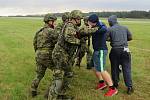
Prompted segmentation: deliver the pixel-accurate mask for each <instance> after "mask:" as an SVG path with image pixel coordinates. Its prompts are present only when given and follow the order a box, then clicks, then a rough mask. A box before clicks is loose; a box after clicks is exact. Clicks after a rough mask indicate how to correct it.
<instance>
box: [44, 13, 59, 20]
mask: <svg viewBox="0 0 150 100" xmlns="http://www.w3.org/2000/svg"><path fill="white" fill-rule="evenodd" d="M50 20H52V21H54V20H57V17H56V16H55V15H53V14H49V13H48V14H46V15H45V16H44V19H43V21H44V22H48V21H50Z"/></svg>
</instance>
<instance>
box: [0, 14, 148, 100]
mask: <svg viewBox="0 0 150 100" xmlns="http://www.w3.org/2000/svg"><path fill="white" fill-rule="evenodd" d="M102 20H103V21H104V22H106V21H107V20H106V19H105V18H103V19H102ZM120 23H121V24H123V25H126V26H128V27H129V29H130V30H131V32H132V33H133V38H134V40H133V41H131V42H130V43H129V45H130V46H129V47H130V49H131V51H132V76H133V84H134V88H135V92H134V94H133V95H131V96H129V95H127V94H126V87H125V85H124V82H123V79H122V75H121V82H120V86H119V94H118V95H116V96H114V97H110V98H106V97H103V94H104V93H105V92H106V90H104V91H96V90H94V88H95V85H96V82H97V81H96V78H95V76H94V74H93V73H92V71H89V70H86V69H85V63H84V62H85V59H83V61H82V64H81V66H82V67H81V69H80V70H79V69H78V68H74V70H75V72H76V73H77V76H76V77H75V78H74V79H73V86H72V88H73V90H72V91H71V94H73V95H74V96H75V97H76V99H75V100H149V98H150V44H149V43H150V20H148V19H142V20H140V19H136V20H135V19H120ZM42 25H43V23H42V19H38V18H35V19H34V18H6V17H0V100H44V98H43V95H44V93H45V90H46V89H47V86H48V85H49V84H50V81H51V71H47V73H46V75H45V78H44V79H43V80H42V82H41V84H40V86H39V92H40V94H39V95H38V96H37V97H36V98H31V96H30V94H29V90H30V85H31V82H32V80H33V78H34V77H35V69H36V67H35V61H34V50H33V46H32V41H33V36H34V34H35V32H36V31H37V30H38V29H39V28H40V27H42ZM107 68H108V70H109V71H110V63H109V60H107Z"/></svg>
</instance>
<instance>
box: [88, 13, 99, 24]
mask: <svg viewBox="0 0 150 100" xmlns="http://www.w3.org/2000/svg"><path fill="white" fill-rule="evenodd" d="M88 21H90V22H92V23H97V22H98V21H99V18H98V16H97V15H96V14H92V15H90V16H89V18H88Z"/></svg>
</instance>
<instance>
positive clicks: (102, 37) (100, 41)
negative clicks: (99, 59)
mask: <svg viewBox="0 0 150 100" xmlns="http://www.w3.org/2000/svg"><path fill="white" fill-rule="evenodd" d="M96 26H97V27H99V29H98V30H97V31H96V32H95V33H93V34H92V44H93V49H94V51H99V50H107V45H106V32H107V27H106V25H104V24H103V23H102V22H100V21H99V22H98V23H97V25H96Z"/></svg>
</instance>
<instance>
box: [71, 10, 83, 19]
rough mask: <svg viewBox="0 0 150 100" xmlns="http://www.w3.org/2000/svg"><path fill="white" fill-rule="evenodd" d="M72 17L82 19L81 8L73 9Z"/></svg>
mask: <svg viewBox="0 0 150 100" xmlns="http://www.w3.org/2000/svg"><path fill="white" fill-rule="evenodd" d="M70 17H71V18H74V19H82V18H83V16H82V12H81V11H80V10H73V11H71V13H70Z"/></svg>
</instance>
